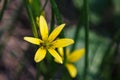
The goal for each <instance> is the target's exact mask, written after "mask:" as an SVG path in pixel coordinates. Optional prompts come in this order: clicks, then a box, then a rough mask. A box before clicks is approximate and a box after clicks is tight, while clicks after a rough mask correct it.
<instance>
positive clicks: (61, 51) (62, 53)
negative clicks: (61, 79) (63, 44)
mask: <svg viewBox="0 0 120 80" xmlns="http://www.w3.org/2000/svg"><path fill="white" fill-rule="evenodd" d="M57 50H58V52H59V54H60V55H61V56H62V57H64V51H63V48H58V49H57Z"/></svg>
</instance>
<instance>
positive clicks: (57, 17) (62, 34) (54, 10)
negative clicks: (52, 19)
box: [50, 0, 64, 38]
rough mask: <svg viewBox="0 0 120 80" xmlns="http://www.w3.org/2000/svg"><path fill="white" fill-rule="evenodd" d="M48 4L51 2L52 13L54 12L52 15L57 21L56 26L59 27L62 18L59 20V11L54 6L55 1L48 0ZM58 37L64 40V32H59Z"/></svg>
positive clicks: (55, 5)
mask: <svg viewBox="0 0 120 80" xmlns="http://www.w3.org/2000/svg"><path fill="white" fill-rule="evenodd" d="M50 2H51V6H52V9H53V12H54V14H55V16H56V19H57V21H58V22H57V24H58V25H60V24H62V18H61V15H60V12H59V10H58V8H57V4H56V2H55V0H50ZM60 37H62V38H64V32H63V31H62V32H61V34H60Z"/></svg>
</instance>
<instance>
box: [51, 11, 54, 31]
mask: <svg viewBox="0 0 120 80" xmlns="http://www.w3.org/2000/svg"><path fill="white" fill-rule="evenodd" d="M51 14H52V15H51V24H50V32H52V31H53V29H54V26H55V17H54V12H53V9H52V10H51Z"/></svg>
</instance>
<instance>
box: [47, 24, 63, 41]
mask: <svg viewBox="0 0 120 80" xmlns="http://www.w3.org/2000/svg"><path fill="white" fill-rule="evenodd" d="M64 26H65V24H61V25H60V26H58V27H56V28H55V29H54V30H53V31H52V33H51V34H50V36H49V37H48V40H49V42H52V41H53V40H54V39H55V38H56V37H57V36H58V35H59V34H60V32H61V31H62V29H63V28H64Z"/></svg>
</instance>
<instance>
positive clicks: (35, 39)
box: [24, 37, 43, 45]
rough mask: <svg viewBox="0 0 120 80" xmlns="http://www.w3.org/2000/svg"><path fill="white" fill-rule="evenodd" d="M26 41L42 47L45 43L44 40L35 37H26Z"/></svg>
mask: <svg viewBox="0 0 120 80" xmlns="http://www.w3.org/2000/svg"><path fill="white" fill-rule="evenodd" d="M24 40H26V41H28V42H30V43H32V44H36V45H40V43H41V42H43V41H42V40H40V39H38V38H34V37H24Z"/></svg>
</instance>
